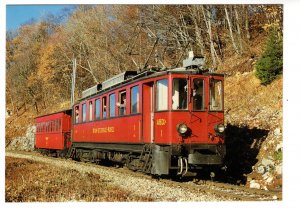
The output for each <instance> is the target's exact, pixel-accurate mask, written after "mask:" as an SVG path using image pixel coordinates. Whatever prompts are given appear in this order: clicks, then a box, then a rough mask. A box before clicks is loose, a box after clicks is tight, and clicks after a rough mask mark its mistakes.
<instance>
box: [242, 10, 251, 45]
mask: <svg viewBox="0 0 300 214" xmlns="http://www.w3.org/2000/svg"><path fill="white" fill-rule="evenodd" d="M248 7H249V6H246V7H245V5H243V8H244V10H245V30H246V38H247V39H248V40H250V39H251V36H250V32H249V18H248Z"/></svg>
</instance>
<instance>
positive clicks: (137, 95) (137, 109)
mask: <svg viewBox="0 0 300 214" xmlns="http://www.w3.org/2000/svg"><path fill="white" fill-rule="evenodd" d="M134 88H137V94H135V95H136V98H137V99H136V111H135V112H133V110H132V109H133V102H132V100H133V99H132V98H133V94H134V93H133V89H134ZM139 113H140V85H135V86H132V87H130V114H133V115H134V114H139Z"/></svg>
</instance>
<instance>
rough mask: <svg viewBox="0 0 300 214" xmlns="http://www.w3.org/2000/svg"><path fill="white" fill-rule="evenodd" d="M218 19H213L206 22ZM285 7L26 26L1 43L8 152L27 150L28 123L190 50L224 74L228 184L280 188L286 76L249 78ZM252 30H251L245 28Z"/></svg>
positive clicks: (107, 11) (190, 8) (201, 8)
mask: <svg viewBox="0 0 300 214" xmlns="http://www.w3.org/2000/svg"><path fill="white" fill-rule="evenodd" d="M211 17H214V18H211ZM282 21H283V8H282V5H154V6H152V5H148V6H146V5H125V6H122V5H114V6H111V7H107V6H106V5H96V6H86V5H81V6H78V7H76V8H75V9H74V11H73V12H72V13H70V14H69V15H68V16H67V18H66V22H64V23H59V22H55V21H54V20H52V19H47V20H43V21H41V22H37V23H31V24H28V25H24V26H22V27H20V29H18V31H17V32H16V33H15V34H13V33H10V32H7V38H6V65H7V66H6V104H7V105H6V124H5V132H6V133H5V136H6V149H20V150H32V149H33V148H34V147H33V145H34V133H35V127H34V126H33V124H34V118H35V117H36V116H38V115H43V114H47V113H50V112H57V111H59V110H62V109H67V108H69V107H70V101H69V100H70V91H71V84H70V83H71V80H72V62H73V61H74V60H75V59H77V69H76V72H77V73H76V78H77V80H76V81H77V82H76V87H75V99H76V98H78V97H80V96H81V92H82V91H83V90H85V89H87V88H89V87H91V86H93V85H95V84H96V83H98V82H103V81H104V80H105V79H108V78H110V77H111V76H113V75H115V74H118V73H120V72H122V71H125V70H140V71H141V70H143V69H145V68H147V67H149V66H154V67H172V66H173V67H174V66H175V65H176V64H178V63H177V62H180V61H179V60H182V59H183V58H185V55H184V54H185V53H187V51H188V50H193V51H195V53H197V54H199V55H200V54H201V55H203V56H204V57H205V59H206V68H207V69H212V70H214V71H216V72H219V73H224V74H225V96H224V97H225V123H226V139H225V140H226V144H227V158H226V165H227V171H226V172H225V174H224V178H222V179H225V180H226V182H230V183H235V184H236V183H237V184H243V185H249V186H250V187H251V188H260V189H280V188H281V186H282V120H283V119H282V96H283V94H282V88H283V87H282V85H283V79H282V76H279V77H278V78H277V79H276V80H275V81H274V82H272V83H271V84H269V85H267V86H263V85H261V83H260V81H259V80H258V79H257V78H256V77H255V64H256V63H257V61H258V60H259V58H260V57H261V56H262V55H263V50H264V48H265V45H266V41H267V38H268V34H269V32H270V29H271V28H272V29H276V32H277V33H278V35H280V36H282V35H283V26H282ZM249 26H251V27H249Z"/></svg>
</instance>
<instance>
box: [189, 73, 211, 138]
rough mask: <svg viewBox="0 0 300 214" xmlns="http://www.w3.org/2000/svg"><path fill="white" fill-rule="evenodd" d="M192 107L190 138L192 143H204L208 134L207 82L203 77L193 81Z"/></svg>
mask: <svg viewBox="0 0 300 214" xmlns="http://www.w3.org/2000/svg"><path fill="white" fill-rule="evenodd" d="M191 90H192V91H191V109H192V114H190V124H189V126H190V127H191V129H192V130H193V133H192V136H191V138H190V140H191V143H195V142H198V143H204V142H207V140H208V135H207V125H208V124H207V110H208V106H207V105H208V103H207V96H208V93H207V90H208V86H207V82H206V81H205V79H203V78H198V77H197V78H193V79H192V81H191Z"/></svg>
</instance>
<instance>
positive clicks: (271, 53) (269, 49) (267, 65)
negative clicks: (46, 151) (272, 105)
mask: <svg viewBox="0 0 300 214" xmlns="http://www.w3.org/2000/svg"><path fill="white" fill-rule="evenodd" d="M282 68H283V50H282V39H281V38H279V37H278V35H277V31H276V30H275V29H273V30H271V31H270V34H269V37H268V42H267V45H266V48H265V51H264V53H263V54H262V56H261V58H260V59H259V60H258V61H257V63H256V73H255V75H256V77H257V78H258V79H260V81H261V84H263V85H267V84H270V83H271V82H272V81H273V80H274V79H276V77H277V76H278V75H280V74H282Z"/></svg>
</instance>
